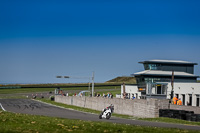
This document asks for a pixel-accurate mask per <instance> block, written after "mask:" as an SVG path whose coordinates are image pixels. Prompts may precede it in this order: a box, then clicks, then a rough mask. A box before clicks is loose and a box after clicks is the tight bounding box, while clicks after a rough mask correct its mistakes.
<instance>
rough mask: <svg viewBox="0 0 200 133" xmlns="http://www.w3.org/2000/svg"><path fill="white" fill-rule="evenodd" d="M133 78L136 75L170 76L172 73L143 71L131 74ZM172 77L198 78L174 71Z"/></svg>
mask: <svg viewBox="0 0 200 133" xmlns="http://www.w3.org/2000/svg"><path fill="white" fill-rule="evenodd" d="M132 75H134V76H138V75H153V76H172V71H160V70H145V71H141V72H137V73H134V74H132ZM174 76H179V77H199V76H196V75H194V74H190V73H186V72H177V71H174Z"/></svg>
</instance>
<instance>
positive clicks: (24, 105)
mask: <svg viewBox="0 0 200 133" xmlns="http://www.w3.org/2000/svg"><path fill="white" fill-rule="evenodd" d="M0 103H1V104H0V105H2V106H0V108H3V109H5V110H6V111H10V112H15V113H23V114H33V115H44V116H51V117H60V118H68V119H79V120H86V121H101V122H111V123H121V124H130V125H140V126H153V127H165V128H180V129H192V130H200V126H188V125H180V124H168V123H158V122H148V121H140V120H129V119H121V118H117V117H111V118H110V119H109V120H106V119H99V118H98V115H96V114H90V113H84V112H79V111H75V110H70V109H64V108H60V107H56V106H53V105H49V104H45V103H42V102H38V101H35V100H30V99H0Z"/></svg>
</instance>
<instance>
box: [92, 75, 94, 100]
mask: <svg viewBox="0 0 200 133" xmlns="http://www.w3.org/2000/svg"><path fill="white" fill-rule="evenodd" d="M93 96H94V72H92V97H93Z"/></svg>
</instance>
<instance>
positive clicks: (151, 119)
mask: <svg viewBox="0 0 200 133" xmlns="http://www.w3.org/2000/svg"><path fill="white" fill-rule="evenodd" d="M139 120H146V121H154V122H166V123H177V124H185V125H197V126H200V122H191V121H186V120H181V119H172V118H167V117H159V118H139Z"/></svg>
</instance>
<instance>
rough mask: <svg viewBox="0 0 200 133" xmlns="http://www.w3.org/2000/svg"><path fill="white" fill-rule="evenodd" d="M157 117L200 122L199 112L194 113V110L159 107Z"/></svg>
mask: <svg viewBox="0 0 200 133" xmlns="http://www.w3.org/2000/svg"><path fill="white" fill-rule="evenodd" d="M159 117H168V118H174V119H182V120H187V121H196V122H200V114H194V111H186V110H173V109H159Z"/></svg>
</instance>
